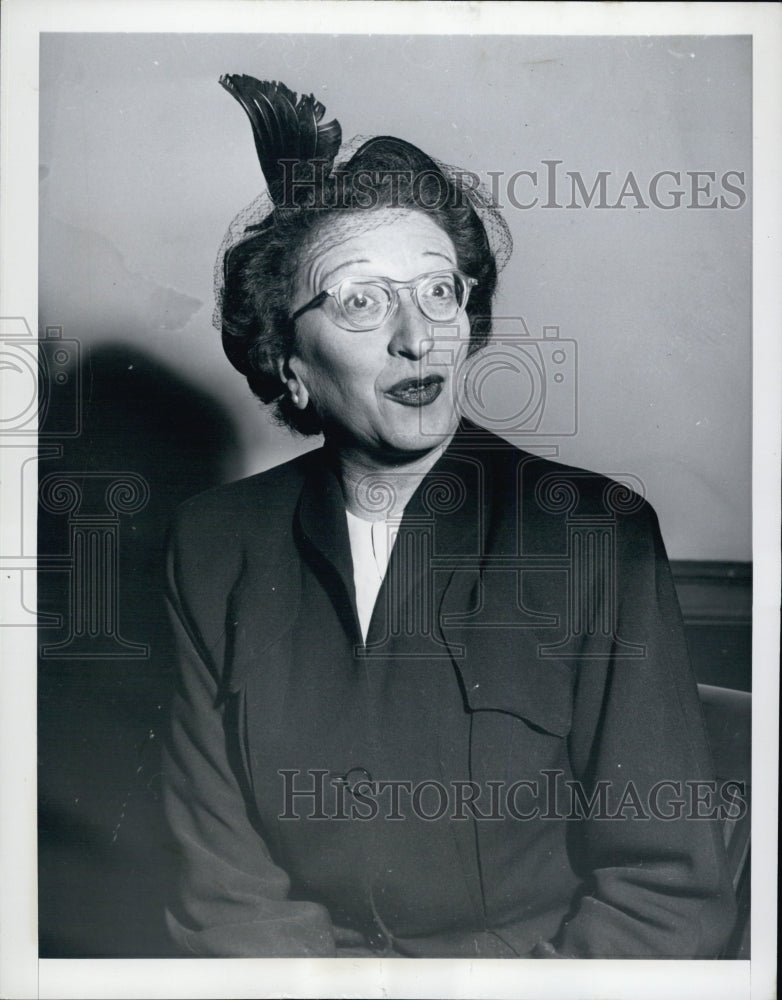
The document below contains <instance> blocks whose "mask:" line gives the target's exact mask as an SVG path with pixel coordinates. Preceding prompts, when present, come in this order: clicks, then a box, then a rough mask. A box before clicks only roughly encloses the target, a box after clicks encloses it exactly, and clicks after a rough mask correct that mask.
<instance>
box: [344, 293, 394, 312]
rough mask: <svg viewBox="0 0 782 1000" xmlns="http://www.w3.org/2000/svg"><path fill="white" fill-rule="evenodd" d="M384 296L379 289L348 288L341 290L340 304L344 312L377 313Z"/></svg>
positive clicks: (381, 306) (381, 305)
mask: <svg viewBox="0 0 782 1000" xmlns="http://www.w3.org/2000/svg"><path fill="white" fill-rule="evenodd" d="M383 302H384V296H383V292H382V290H380V289H374V288H367V287H363V288H349V289H346V290H345V291H343V294H342V306H343V308H344V309H345V311H346V312H348V313H352V314H357V313H372V314H374V313H377V312H379V311H380V310H381V309H382V308H383Z"/></svg>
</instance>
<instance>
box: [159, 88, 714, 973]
mask: <svg viewBox="0 0 782 1000" xmlns="http://www.w3.org/2000/svg"><path fill="white" fill-rule="evenodd" d="M221 82H222V83H223V84H224V86H226V88H227V89H228V90H229V91H231V92H232V93H233V94H234V96H236V97H237V98H238V99H239V100H240V101H241V103H242V104H243V106H244V107H245V110H246V111H247V112H248V114H249V116H250V119H251V122H252V125H253V129H254V134H255V140H256V146H257V148H258V153H259V157H260V160H261V165H262V167H263V170H264V173H265V175H266V179H267V183H268V188H269V195H268V196H265V200H263V199H262V200H261V202H260V203H259V204H258V205H256V206H255V208H254V209H253V212H252V213H251V214H250V216H249V217H248V218H244V219H243V220H241V222H242V224H241V225H240V227H239V230H240V231H239V232H238V234H236V233H235V234H233V235H231V236H229V241H228V245H227V246H226V248H225V254H224V263H223V266H222V267H221V274H222V276H223V288H222V291H221V295H220V299H219V305H220V318H221V326H222V336H223V344H224V347H225V350H226V353H227V355H228V357H229V359H230V360H231V362H232V363H233V364H234V366H235V367H236V368H237V369H238V370H239V371H240V372H242V373H243V374H244V375H245V376H246V378H247V380H248V382H249V385H250V387H251V388H252V390H253V391H254V392H255V393H256V394H257V395H258V396H259V397H260V399H261V400H263V401H264V402H265V403H270V404H272V405H273V406H274V407H275V408H276V413H277V416H278V418H279V419H280V420H282V421H283V422H284V423H286V424H288V425H289V426H290V427H291V428H293V429H294V430H296V431H298V432H300V433H303V434H315V433H322V434H323V435H324V439H325V444H324V445H323V447H321V448H319V449H317V450H315V451H311V452H309V453H307V454H305V455H304V456H303V457H300V458H298V459H296V460H294V461H292V462H288V463H286V464H284V465H282V466H279V467H278V468H275V469H272V470H271V471H269V472H266V473H263V474H261V475H256V476H253V477H251V478H249V479H246V480H243V481H241V482H238V483H233V484H230V485H227V486H223V487H220V488H217V489H214V490H212V491H210V492H208V493H206V494H204V495H202V496H199V497H196V498H195V499H194V500H192V501H190V502H188V503H187V504H185V505H184V506H183V507H182V508H181V509H180V510H179V512H178V515H177V518H176V521H175V524H174V528H173V531H172V537H171V544H170V559H169V585H170V591H169V593H170V601H171V607H172V615H173V621H174V627H175V630H176V633H177V639H178V648H179V657H180V663H179V682H178V689H177V693H176V696H175V700H174V705H173V720H172V729H171V734H170V738H169V741H168V748H167V753H166V761H165V789H166V792H165V795H166V807H167V813H168V817H169V821H170V824H171V828H172V830H173V832H174V834H175V837H176V841H177V844H178V854H179V861H180V863H181V871H180V880H179V888H178V895H177V898H176V899H175V900H174V901H172V904H171V906H170V908H169V912H168V920H169V927H170V929H171V932H172V934H173V936H174V938H175V939H176V940H177V941H178V942H179V943H180V945H181V946H182V948H183V950H184V951H185V952H187V953H195V954H199V955H213V956H224V957H227V956H318V955H323V956H328V955H357V954H359V955H361V954H365V955H378V954H383V955H404V956H429V957H446V956H453V957H470V958H472V957H481V956H486V957H504V956H508V957H530V956H536V957H537V956H540V957H557V956H567V957H593V956H596V957H682V958H684V957H714V956H717V955H718V954H719V952H720V948H721V947H722V945H723V944H724V942H725V940H726V938H727V936H728V934H729V932H730V930H731V926H732V922H733V917H734V902H733V896H732V890H731V887H730V880H729V878H728V875H727V871H726V863H725V858H724V854H723V848H722V839H721V833H720V825H719V818H720V815H721V813H720V808H721V807H722V806H724V805H725V803H721V802H720V800H719V797H718V795H717V790H716V789H715V787H714V786H713V784H710V782H709V779H710V776H711V772H710V764H709V759H708V751H707V747H706V743H705V738H704V731H703V726H702V722H701V717H700V709H699V704H698V699H697V691H696V687H695V684H694V682H693V678H692V676H691V674H690V671H689V667H688V665H687V657H686V649H685V643H684V638H683V633H682V625H681V620H680V615H679V610H678V607H677V603H676V597H675V594H674V589H673V585H672V581H671V576H670V571H669V568H668V564H667V560H666V556H665V552H664V549H663V545H662V542H661V539H660V534H659V531H658V527H657V522H656V519H655V516H654V513H653V511H652V510H651V509H650V507H649V506H648V504H646V503H645V502H644V501H643V500H642V499H641V498H640V497H638V496H637V495H635V494H632V493H630V492H629V491H627V490H622V489H621V488H620V487H619V486H618V484H616V483H614V482H612V481H610V480H607V479H604V478H603V477H601V476H599V475H596V474H591V473H586V472H583V471H581V470H577V469H572V468H567V467H565V466H562V465H558V464H554V463H552V462H550V461H548V460H545V459H543V458H539V457H536V456H535V455H532V454H529V453H526V452H523V451H520V450H518V449H516V448H515V447H513V446H512V445H510V444H508V443H507V442H506V441H505V440H503V439H501V438H499V437H496V436H494V435H493V434H492V433H490V432H489V431H488V430H485V429H482V428H480V427H478V426H476V425H475V424H473V423H471V422H469V421H467V420H465V419H463V418H461V417H460V399H461V398H462V389H463V385H464V372H465V370H466V368H465V361H466V359H467V358H468V357H470V356H472V355H474V354H475V352H476V351H478V350H479V349H480V348H481V347H482V346H484V345H485V344H486V342H487V340H488V337H489V334H490V329H491V302H492V296H493V294H494V291H495V284H496V277H497V262H496V257H497V254H498V253H499V254H500V255H501V256H503V255H507V249H508V239H507V236H506V233H507V230H506V229H505V228H503V224H502V221H501V220H500V219H499V217H498V214H497V212H496V211H494V210H493V209H492V208H491V206H490V205H488V204H487V203H486V202H485V200H482V199H481V198H480V197H479V196H478V194H477V193H476V191H475V190H474V186H470V185H466V184H462V183H460V180H459V175H458V174H456V173H455V172H454V171H453V170H452V169H450V168H447V167H445V166H444V165H442V164H439V163H436V162H435V161H434V160H433V159H431V158H430V157H428V156H427V155H425V154H424V153H422V152H421V151H420V150H419V149H417V148H416V147H414V146H412V145H410V144H409V143H407V142H404V141H402V140H400V139H395V138H390V137H381V138H376V139H371V140H369V141H367V142H365V143H364V144H363V145H361V146H360V147H359V148H358V149H356V150H355V152H353V153H352V155H350V156H349V157H348V158H347V159H345V158H343V159H342V160H341V162H339V165H338V166H335V165H334V161H335V156H336V153H337V150H338V148H339V144H340V130H339V126H338V125H337V123H336V122H331V123H329V124H328V125H321V124H319V123H320V120H321V118H322V116H323V110H324V109H323V107H322V106H321V105H319V104H318V103H317V102H315V101H314V100H313V99H312V98H302V99H301V100H299V101H298V102H297V100H296V96H295V95H294V94H292V93H291V92H290V91H289V90H287V88H285V87H284V86H282V85H281V84H268V83H262V82H259V81H257V80H254V79H253V78H251V77H227V78H224V79H223V80H222V81H221ZM253 220H254V221H253ZM693 789H695V791H693ZM727 805H728V806H729V805H730V803H727Z"/></svg>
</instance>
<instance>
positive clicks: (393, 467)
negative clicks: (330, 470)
mask: <svg viewBox="0 0 782 1000" xmlns="http://www.w3.org/2000/svg"><path fill="white" fill-rule="evenodd" d="M450 441H451V439H450V438H448V439H447V440H446V441H444V442H443V443H442V444H441V445H439V446H438V447H437V448H434V449H432V451H428V452H426V454H424V455H419V456H418V457H416V458H414V459H412V460H409V461H400V462H398V463H392V462H381V461H379V460H376V459H373V458H372V457H371V456H369V455H367V454H366V453H364V452H361V451H358V450H354V449H351V448H340V449H339V450H338V451H337V453H336V458H337V462H338V471H339V476H340V481H341V484H342V492H343V494H344V497H345V506H346V507H347V509H348V510H349V511H350V513H351V514H355V516H356V517H360V518H363V519H364V520H365V521H378V520H385V519H387V518H393V517H401V516H402V514H403V512H404V509H405V507H406V506H407V504H408V501H409V500H410V498H411V497H412V495H413V494H414V493H415V491H416V490H417V489H418V486H419V484H420V482H421V480H422V479H423V478H424V476H425V475H426V474H427V472H428V471H429V470H430V469H431V468H432V466H433V465H434V464H435V462H436V461H437V460H438V459H439V458H440V456H441V455H442V453H443V451H444V450H445V449H446V448H447V447H448V445H449V444H450Z"/></svg>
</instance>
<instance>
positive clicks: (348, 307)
mask: <svg viewBox="0 0 782 1000" xmlns="http://www.w3.org/2000/svg"><path fill="white" fill-rule="evenodd" d="M337 301H338V302H339V307H340V310H341V311H342V315H343V317H344V319H346V320H347V322H348V323H350V325H351V327H353V329H356V330H369V329H372V328H373V327H377V326H380V324H381V323H382V322H383V320H384V319H385V318H386V316H387V314H388V310H389V308H390V306H391V295H390V293H389V290H388V289H387V288H386V287H385V285H380V284H377V283H376V282H374V281H353V280H348V281H344V282H343V283H342V286H341V287H340V289H339V295H338V299H337Z"/></svg>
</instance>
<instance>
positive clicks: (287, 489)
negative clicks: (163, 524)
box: [173, 449, 321, 535]
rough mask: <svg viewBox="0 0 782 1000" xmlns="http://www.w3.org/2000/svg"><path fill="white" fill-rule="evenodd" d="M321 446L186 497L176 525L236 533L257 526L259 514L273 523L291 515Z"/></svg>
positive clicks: (176, 512) (177, 512)
mask: <svg viewBox="0 0 782 1000" xmlns="http://www.w3.org/2000/svg"><path fill="white" fill-rule="evenodd" d="M320 452H321V449H316V450H315V451H310V452H307V453H305V454H304V455H299V456H298V457H297V458H294V459H291V460H290V461H288V462H284V463H282V464H281V465H276V466H274V467H273V468H271V469H267V470H265V471H264V472H258V473H256V474H255V475H252V476H247V477H245V478H243V479H237V480H234V481H233V482H229V483H223V484H221V485H219V486H213V487H211V488H210V489H208V490H205V491H204V492H203V493H199V494H197V495H196V496H194V497H190V498H189V499H188V500H185V501H184V503H182V504H181V505H180V506H179V507H178V508H177V510H176V511H175V513H174V518H173V523H174V526H175V528H179V529H180V530H185V531H194V530H195V531H198V530H202V531H208V532H209V533H210V534H212V535H213V534H214V533H215V532H219V531H220V529H221V527H222V528H223V529H227V530H228V531H229V532H230V533H231V534H234V535H235V534H236V533H237V532H238V531H239V530H240V529H241V527H242V525H243V524H246V523H247V522H251V523H252V525H253V526H254V529H255V530H257V527H258V524H259V514H260V515H261V516H262V518H263V523H266V524H267V525H269V527H270V528H271V527H273V526H274V525H275V523H276V522H277V521H278V520H280V519H283V518H285V519H289V518H290V516H291V514H292V512H293V510H294V508H295V506H296V503H297V501H298V498H299V495H300V493H301V488H302V485H303V483H304V480H305V479H306V477H307V474H308V470H309V469H310V468H311V467H312V465H313V464H314V463H316V462H317V461H318V456H319V455H320Z"/></svg>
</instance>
